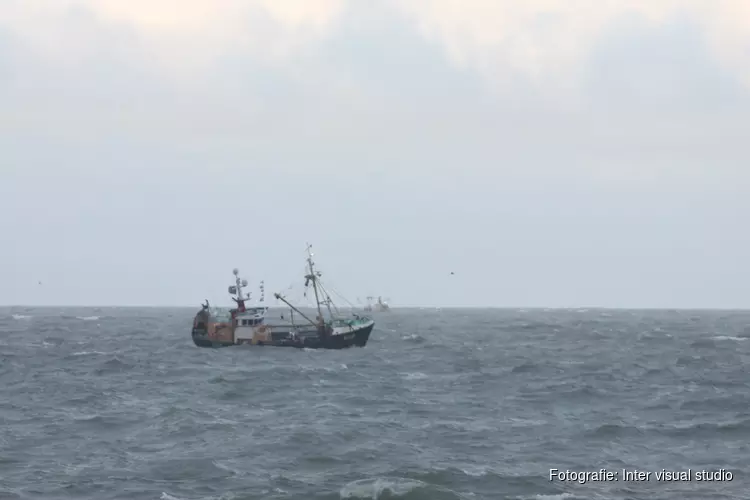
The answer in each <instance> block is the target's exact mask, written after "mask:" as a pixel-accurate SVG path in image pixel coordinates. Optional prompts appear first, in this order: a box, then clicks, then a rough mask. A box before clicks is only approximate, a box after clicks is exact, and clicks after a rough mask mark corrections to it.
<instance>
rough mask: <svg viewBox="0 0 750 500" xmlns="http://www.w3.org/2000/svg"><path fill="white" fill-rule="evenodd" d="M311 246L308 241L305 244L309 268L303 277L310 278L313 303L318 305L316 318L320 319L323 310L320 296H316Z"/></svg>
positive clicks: (315, 279)
mask: <svg viewBox="0 0 750 500" xmlns="http://www.w3.org/2000/svg"><path fill="white" fill-rule="evenodd" d="M311 248H312V245H310V244H309V243H308V244H307V265H308V266H309V268H310V274H308V275H307V276H305V278H307V279H308V280H312V284H313V291H314V292H315V304H316V306H317V307H318V318H320V319H321V320H322V319H323V312H322V311H321V310H320V297H319V296H318V280H317V278H316V277H315V270H314V269H313V261H312V256H313V254H312V251H310V249H311ZM297 312H299V311H297Z"/></svg>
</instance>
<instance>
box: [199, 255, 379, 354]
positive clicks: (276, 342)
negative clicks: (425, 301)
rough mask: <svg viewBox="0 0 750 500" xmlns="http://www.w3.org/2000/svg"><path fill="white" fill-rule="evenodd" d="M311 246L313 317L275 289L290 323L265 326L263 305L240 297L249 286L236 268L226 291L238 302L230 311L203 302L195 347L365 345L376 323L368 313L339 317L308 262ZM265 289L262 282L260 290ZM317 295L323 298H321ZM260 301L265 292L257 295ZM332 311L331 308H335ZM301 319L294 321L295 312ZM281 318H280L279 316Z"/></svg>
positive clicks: (309, 276)
mask: <svg viewBox="0 0 750 500" xmlns="http://www.w3.org/2000/svg"><path fill="white" fill-rule="evenodd" d="M311 248H312V247H311V246H310V245H308V247H307V252H308V257H307V264H308V270H309V273H308V274H307V275H305V288H306V289H307V288H308V287H309V286H310V285H312V289H313V291H314V293H315V302H316V308H317V317H316V318H315V321H313V320H312V319H310V318H309V317H308V316H307V315H305V314H304V313H303V312H302V311H300V310H299V309H298V308H296V307H295V306H293V305H292V304H291V303H289V302H288V301H287V300H286V298H284V297H282V296H281V295H280V294H278V293H276V294H274V296H275V297H276V298H277V299H279V300H281V301H282V302H284V303H285V304H287V305H288V306H289V307H290V308H291V311H292V312H291V318H290V324H278V325H269V324H267V322H266V313H267V311H268V308H267V307H264V306H256V307H250V308H248V307H247V306H246V305H245V301H246V300H248V299H249V298H250V296H249V294H248V295H247V297H244V296H243V295H242V288H243V287H246V286H247V281H246V280H240V278H239V276H238V271H237V270H236V269H235V276H236V277H237V278H236V282H237V284H236V285H234V286H230V287H229V293H230V294H236V295H237V297H236V298H235V297H233V300H234V301H235V302H236V303H237V307H236V308H234V309H229V310H227V309H219V308H213V307H211V306H210V305H209V304H208V301H206V304H204V305H203V308H202V309H201V311H199V312H198V313H197V314H196V316H195V318H194V320H193V330H192V338H193V342H194V343H195V345H196V346H198V347H227V346H232V345H241V344H251V345H259V346H262V345H267V346H277V347H297V348H304V347H306V348H310V349H344V348H347V347H353V346H357V347H364V346H365V345H366V344H367V341H368V340H369V338H370V334H371V333H372V330H373V328H374V327H375V322H374V321H373V320H372V319H371V318H368V317H364V316H359V315H357V314H352V317H349V318H347V317H343V316H342V315H341V314H339V312H338V308H336V306H335V305H334V304H333V301H332V300H331V298H330V296H329V295H328V293H327V292H326V291H325V288H324V287H323V285H322V284H321V282H320V276H321V273H320V272H319V271H315V267H314V263H313V261H312V252H311V251H310V250H311ZM262 293H263V289H262V282H261V294H262ZM321 296H324V297H325V298H324V299H322V300H321ZM261 301H263V296H262V295H261ZM321 306H325V307H326V310H327V312H328V319H325V318H324V315H323V309H322V307H321ZM334 311H335V312H334ZM295 312H296V313H297V314H298V315H299V316H300V317H301V318H302V319H303V320H304V321H303V322H302V324H297V323H296V322H295V319H294V313H295ZM282 318H283V316H282Z"/></svg>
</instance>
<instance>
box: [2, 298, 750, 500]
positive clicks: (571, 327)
mask: <svg viewBox="0 0 750 500" xmlns="http://www.w3.org/2000/svg"><path fill="white" fill-rule="evenodd" d="M195 312H196V310H194V309H148V308H144V309H128V308H101V309H99V308H97V309H94V308H89V309H81V308H79V309H59V308H21V307H16V308H4V309H0V498H2V499H61V500H62V499H92V500H94V499H95V500H105V499H138V500H140V499H143V500H251V499H265V500H272V499H274V500H276V499H278V500H281V499H300V500H301V499H320V500H339V499H375V500H384V499H392V500H393V499H400V500H427V499H430V500H455V499H472V500H479V499H519V500H523V499H528V500H563V499H566V500H584V499H601V500H604V499H613V500H614V499H644V500H646V499H648V500H660V499H662V500H684V499H700V500H707V499H716V500H718V499H746V498H750V493H749V492H750V482H748V474H750V445H749V442H750V384H749V383H748V382H749V381H750V371H749V370H748V369H747V366H748V363H750V312H728V311H713V312H711V311H627V310H620V311H611V310H479V309H476V310H449V309H443V310H434V309H433V310H427V309H425V310H418V309H403V310H399V309H394V310H393V311H391V312H389V313H375V319H376V322H377V323H376V328H375V330H374V332H373V335H372V337H371V341H370V343H369V344H368V345H367V347H365V348H363V349H359V348H355V349H350V350H345V351H312V350H297V349H284V348H272V347H249V346H243V347H236V348H227V349H215V350H212V349H201V348H197V347H195V346H194V345H193V343H192V341H191V339H190V327H191V320H192V317H193V315H194V314H195ZM550 469H558V470H559V471H560V472H561V473H564V472H565V471H570V472H571V473H578V472H584V471H590V472H591V471H600V470H601V469H606V470H607V471H608V472H611V473H616V474H617V479H618V480H617V481H615V480H608V481H597V480H590V481H586V482H580V481H561V480H559V479H558V478H554V479H553V480H550ZM623 469H625V470H627V471H631V472H632V471H634V470H638V471H641V472H644V473H645V472H649V473H650V475H649V476H648V479H646V480H642V481H635V480H628V481H626V480H624V478H623V477H622V471H623ZM662 469H666V470H667V471H670V472H680V471H687V470H688V469H690V470H691V477H690V480H687V481H662V480H659V479H658V478H657V477H656V473H658V472H660V471H662ZM704 470H705V471H708V472H711V473H713V474H714V475H713V476H711V477H713V478H714V479H718V480H715V481H698V479H699V478H698V477H697V476H698V475H697V473H698V472H702V471H704ZM716 471H718V472H716ZM729 477H731V480H730V479H729Z"/></svg>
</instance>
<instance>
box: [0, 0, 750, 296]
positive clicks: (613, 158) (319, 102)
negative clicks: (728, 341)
mask: <svg viewBox="0 0 750 500" xmlns="http://www.w3.org/2000/svg"><path fill="white" fill-rule="evenodd" d="M748 25H750V2H748V1H747V0H712V1H708V0H695V1H691V0H683V1H679V0H611V1H604V0H523V1H521V0H513V1H505V0H382V1H374V0H360V1H349V2H347V1H344V0H313V1H311V0H256V1H251V0H210V1H209V0H205V1H204V0H180V1H176V0H171V1H170V0H128V1H123V0H1V1H0V234H2V237H1V238H0V304H27V305H40V304H55V305H107V304H114V305H196V306H197V305H198V304H199V303H200V302H201V301H203V299H205V298H209V299H212V300H213V301H214V302H217V303H219V302H225V303H226V304H229V303H230V302H229V298H228V296H227V294H226V287H227V286H228V285H229V284H231V280H232V275H231V270H232V268H233V267H235V266H237V267H239V268H240V269H241V270H242V271H243V275H244V276H245V277H246V278H247V279H248V280H250V281H251V282H253V283H257V281H258V280H260V279H265V281H266V285H267V289H268V292H269V293H272V292H274V291H281V290H285V289H286V288H287V287H289V286H290V285H291V284H293V283H294V284H295V287H296V288H299V286H300V285H301V284H302V283H303V278H302V271H303V267H304V250H305V243H306V242H307V241H309V242H311V243H312V244H313V245H314V248H315V250H316V259H317V261H318V264H319V266H320V269H321V271H323V272H324V273H325V274H324V278H328V279H329V280H330V283H331V284H332V285H333V287H334V288H335V289H337V290H338V291H339V292H341V293H343V294H344V295H345V296H346V297H347V298H349V299H350V300H351V301H352V302H355V303H356V298H357V297H360V298H364V297H365V296H367V295H376V296H377V295H383V296H385V297H389V298H390V299H391V301H392V303H393V304H394V305H456V306H467V305H476V306H500V307H528V306H541V307H586V306H604V307H707V308H708V307H727V308H743V307H748V306H750V270H749V269H750V265H749V264H748V262H750V260H749V259H750V236H749V234H750V231H748V225H749V224H750V170H748V168H749V167H750V162H749V161H748V160H750V152H749V148H750V125H748V117H750V31H748V29H747V26H748ZM451 272H455V275H453V276H451V275H450V273H451ZM40 281H41V282H42V284H41V285H39V282H40Z"/></svg>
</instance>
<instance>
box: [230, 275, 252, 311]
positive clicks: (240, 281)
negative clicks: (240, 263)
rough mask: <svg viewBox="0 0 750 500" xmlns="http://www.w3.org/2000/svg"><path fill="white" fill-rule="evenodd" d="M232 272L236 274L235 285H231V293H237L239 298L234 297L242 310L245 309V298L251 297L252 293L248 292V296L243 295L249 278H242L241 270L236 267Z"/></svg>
mask: <svg viewBox="0 0 750 500" xmlns="http://www.w3.org/2000/svg"><path fill="white" fill-rule="evenodd" d="M232 273H233V274H234V276H235V283H236V284H235V286H230V287H229V293H236V294H237V298H236V299H234V301H235V302H237V308H238V309H239V310H240V312H242V311H244V310H245V299H247V300H249V299H250V293H248V294H247V297H246V298H245V297H243V296H242V288H243V287H246V286H247V280H243V279H240V270H239V269H237V268H236V267H235V268H234V270H233V271H232Z"/></svg>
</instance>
